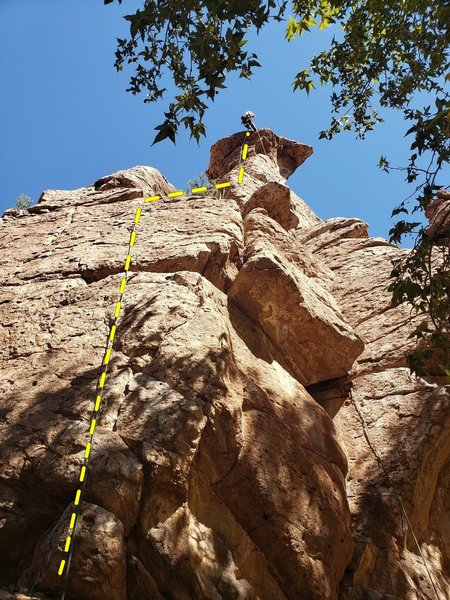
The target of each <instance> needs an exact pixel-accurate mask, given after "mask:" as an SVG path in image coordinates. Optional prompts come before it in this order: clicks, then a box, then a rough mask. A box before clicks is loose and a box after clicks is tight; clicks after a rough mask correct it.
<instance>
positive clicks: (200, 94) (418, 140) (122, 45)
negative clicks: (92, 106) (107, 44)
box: [104, 0, 450, 373]
mask: <svg viewBox="0 0 450 600" xmlns="http://www.w3.org/2000/svg"><path fill="white" fill-rule="evenodd" d="M112 1H113V0H104V2H105V4H109V3H111V2H112ZM121 1H122V0H118V2H119V3H121ZM290 7H291V9H292V14H290V15H289V16H288V15H287V8H288V2H287V1H285V0H232V1H230V2H217V0H198V1H195V2H194V1H193V0H171V1H167V0H163V1H161V2H156V0H146V1H145V2H144V0H143V8H142V10H138V11H136V13H135V14H131V15H127V16H126V17H125V18H126V19H127V20H128V21H129V23H130V38H129V39H118V47H117V51H116V61H115V66H116V68H117V69H118V70H122V69H123V66H124V64H134V65H135V74H134V75H133V76H132V77H131V81H130V88H128V91H131V92H132V93H133V94H137V93H139V92H141V91H143V90H146V91H147V92H148V93H147V96H146V98H145V100H144V102H154V101H156V100H159V99H161V98H163V96H164V93H165V92H166V91H167V90H166V88H165V87H162V84H161V81H164V80H165V78H167V76H171V77H172V79H173V82H174V84H175V86H176V88H177V89H178V90H179V93H177V94H176V95H175V97H174V99H173V100H172V101H171V102H170V104H169V107H168V110H167V111H166V112H165V113H164V116H165V120H164V122H163V123H161V124H160V125H158V126H157V127H156V128H155V129H156V130H157V132H158V133H157V135H156V137H155V139H154V141H153V143H157V142H160V141H162V140H164V139H166V138H169V139H171V140H172V141H173V142H175V139H176V135H177V132H178V128H179V126H180V125H184V126H185V128H186V129H187V130H189V131H190V135H191V138H192V137H193V138H194V139H195V140H196V141H197V142H198V141H199V139H200V136H202V135H205V126H204V124H203V122H202V117H203V116H204V113H205V110H206V109H207V104H206V103H205V102H204V100H206V99H207V98H209V99H210V100H212V101H214V99H215V96H216V94H217V93H219V92H220V90H221V89H223V88H225V82H226V77H227V75H228V74H229V73H230V72H231V71H238V72H239V76H240V77H245V78H250V77H251V75H252V69H253V68H254V67H258V66H260V65H259V63H258V57H257V55H256V54H254V53H251V52H249V51H247V49H246V48H247V47H246V46H245V44H246V43H247V40H246V39H245V33H246V31H247V30H248V29H250V28H253V27H254V28H256V30H257V32H259V30H260V29H261V28H262V27H264V26H265V25H266V24H267V23H268V22H269V21H270V20H273V19H275V20H277V21H286V26H285V37H286V39H287V40H288V41H291V40H292V39H294V38H295V37H296V36H302V35H304V34H305V33H306V32H308V31H310V30H311V28H312V27H318V28H319V29H325V28H327V27H329V26H334V33H335V35H334V37H333V39H332V42H331V44H330V47H329V48H327V49H325V50H323V51H322V52H319V53H318V54H317V55H315V56H313V57H312V58H311V59H310V60H308V61H307V62H306V63H304V64H299V67H300V69H299V71H298V73H297V74H296V76H295V78H294V80H293V84H292V85H293V88H294V90H300V91H305V92H306V93H308V94H309V93H310V92H311V91H312V90H313V89H315V88H316V87H317V84H319V85H328V86H330V94H331V95H330V98H331V104H332V113H331V122H330V124H329V127H328V129H325V130H323V131H321V132H320V135H319V137H320V138H325V139H332V138H333V136H334V135H336V134H338V133H340V132H342V131H354V132H355V133H356V134H357V136H358V137H359V138H364V137H365V135H366V133H367V132H368V131H371V130H372V129H374V127H375V126H376V125H377V123H380V122H382V121H383V119H382V117H381V116H380V115H379V111H380V110H382V109H386V108H394V109H397V110H401V111H402V112H403V114H404V117H405V120H406V121H410V122H411V124H410V125H411V126H410V127H409V129H408V130H407V131H406V133H405V135H407V136H411V154H410V157H409V161H408V164H407V165H406V166H405V167H401V169H402V170H403V171H404V172H405V176H406V180H407V181H408V182H409V183H413V182H415V184H416V190H415V192H414V194H417V196H416V198H415V200H414V205H413V208H412V210H411V212H410V209H408V208H407V206H406V202H407V201H404V202H402V203H401V204H400V205H399V206H398V207H397V208H396V209H395V210H394V211H393V215H392V216H396V215H399V214H405V215H410V214H411V215H412V214H413V213H415V212H418V213H419V215H417V216H420V213H423V211H424V209H425V207H426V206H427V205H428V204H429V202H430V201H431V199H432V197H433V195H434V193H435V192H436V190H437V189H439V188H441V187H444V184H445V182H442V181H438V178H439V177H440V176H441V175H442V168H443V166H444V165H446V164H448V162H449V155H450V148H449V143H448V140H449V136H450V96H449V94H448V93H447V92H446V91H445V83H446V81H450V68H449V67H450V63H449V52H448V41H449V39H450V31H449V28H450V25H449V24H450V5H448V3H446V2H444V1H443V0H302V2H295V1H294V2H292V3H291V5H290ZM300 60H301V59H299V62H300ZM422 94H425V95H426V97H427V98H428V99H429V98H430V97H431V98H432V99H433V101H434V104H433V108H432V107H431V104H430V105H429V106H424V107H422V108H418V107H417V103H418V102H419V100H420V96H421V95H422ZM205 97H206V98H205ZM379 166H380V168H382V169H384V170H385V171H387V172H389V171H390V170H391V169H393V168H394V167H391V165H390V163H389V161H388V159H387V158H386V157H381V158H380V162H379ZM395 168H398V167H395ZM414 194H413V195H414ZM407 200H408V199H407ZM421 221H423V218H422V219H420V218H415V219H414V220H413V221H406V220H404V219H401V220H399V221H398V222H397V223H396V224H395V225H394V227H393V229H392V230H391V232H390V235H391V238H390V239H391V241H392V242H394V243H400V242H401V241H402V239H403V237H404V236H405V235H408V234H411V233H413V234H414V235H416V243H415V245H414V250H413V252H412V253H411V254H410V255H409V258H408V259H407V260H404V261H401V263H400V264H397V265H395V267H394V268H393V271H392V274H391V276H392V282H391V286H390V289H391V291H393V302H394V304H400V303H403V302H408V303H410V304H411V305H412V308H413V311H414V312H418V313H420V314H422V312H423V311H424V310H425V313H426V314H427V315H428V321H427V323H428V324H427V329H425V325H421V327H422V328H421V330H420V331H417V330H416V333H415V334H413V335H415V337H416V338H417V339H419V341H423V340H424V339H426V340H427V341H428V342H431V343H432V344H434V345H435V346H436V345H437V346H438V347H439V348H440V349H441V350H442V348H441V346H442V343H444V342H443V341H442V340H444V338H445V335H447V334H448V331H447V330H446V327H447V326H448V319H449V318H450V302H449V301H448V300H449V299H448V296H447V303H445V294H446V293H447V294H448V285H447V279H446V277H447V275H446V272H445V268H447V267H448V249H445V247H444V249H442V248H441V249H439V250H437V255H439V256H440V260H441V263H438V264H437V266H436V267H433V260H431V257H432V256H434V255H435V254H436V252H435V251H434V250H433V246H435V245H436V244H435V242H436V240H434V239H433V238H430V237H429V236H428V235H427V232H426V229H425V228H424V227H421V226H420V223H421ZM442 254H443V256H441V255H442ZM439 265H441V266H439ZM445 324H447V325H446V327H444V325H445ZM428 328H429V329H428ZM441 342H442V343H441ZM442 356H443V358H442V360H443V361H444V362H443V363H442V365H443V368H445V369H450V364H449V363H448V362H447V363H445V360H447V359H445V352H443V353H442ZM416 358H417V357H416ZM411 361H412V362H411ZM410 366H411V368H412V370H413V371H415V372H417V373H419V372H421V368H422V367H421V363H420V360H419V359H417V360H416V359H415V358H414V356H413V357H412V358H411V360H410Z"/></svg>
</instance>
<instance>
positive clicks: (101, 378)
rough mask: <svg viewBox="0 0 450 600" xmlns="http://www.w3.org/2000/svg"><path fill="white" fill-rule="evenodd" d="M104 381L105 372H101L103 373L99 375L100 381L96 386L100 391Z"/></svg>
mask: <svg viewBox="0 0 450 600" xmlns="http://www.w3.org/2000/svg"><path fill="white" fill-rule="evenodd" d="M105 380H106V372H105V371H103V373H102V374H101V375H100V381H99V384H98V387H99V388H100V389H101V388H102V387H103V386H104V385H105Z"/></svg>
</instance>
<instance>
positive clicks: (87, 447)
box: [84, 442, 91, 458]
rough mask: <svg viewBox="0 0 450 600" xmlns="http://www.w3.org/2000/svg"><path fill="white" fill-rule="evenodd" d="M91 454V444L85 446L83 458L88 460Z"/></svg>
mask: <svg viewBox="0 0 450 600" xmlns="http://www.w3.org/2000/svg"><path fill="white" fill-rule="evenodd" d="M90 453H91V442H88V443H87V444H86V450H85V451H84V458H89V454H90Z"/></svg>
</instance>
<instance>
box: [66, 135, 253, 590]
mask: <svg viewBox="0 0 450 600" xmlns="http://www.w3.org/2000/svg"><path fill="white" fill-rule="evenodd" d="M249 135H250V133H249V132H246V134H245V136H244V138H243V141H242V143H241V152H240V158H239V177H238V184H241V183H242V180H243V167H242V166H241V165H242V162H243V161H244V160H245V159H246V158H247V151H248V145H247V143H246V139H247V137H248V136H249ZM228 185H230V183H228V182H227V183H222V184H217V185H215V186H214V187H215V188H222V187H226V186H228ZM211 189H214V188H211ZM201 191H208V190H207V188H204V189H202V190H201ZM177 195H183V192H172V193H170V194H169V195H168V196H177ZM160 198H161V196H154V197H150V198H146V199H145V200H144V202H147V201H153V200H156V199H160ZM141 212H142V208H141V207H138V208H137V209H136V212H135V216H134V222H133V226H132V229H131V233H130V241H129V244H128V253H127V256H126V259H125V268H124V275H123V277H122V280H121V284H120V290H119V299H118V301H117V303H116V307H115V311H114V317H113V318H112V320H111V329H110V332H109V334H108V338H107V342H106V350H105V355H104V359H103V363H102V364H103V367H104V368H103V371H102V374H101V375H100V379H99V381H98V384H97V391H96V400H95V405H94V409H93V412H92V417H91V422H90V428H89V441H88V443H87V445H86V450H85V453H84V459H83V464H82V466H81V472H80V477H79V483H80V485H79V487H78V489H77V491H76V494H75V500H74V502H73V505H74V508H73V510H72V513H71V517H70V524H69V533H68V535H67V537H66V543H65V547H64V558H63V559H62V560H61V563H60V566H59V569H58V574H59V575H62V574H63V573H64V584H63V591H62V595H61V600H66V594H67V589H68V584H69V575H70V568H71V564H72V557H73V550H74V541H75V535H76V529H77V524H78V519H79V515H80V510H81V502H82V500H83V497H84V492H85V489H86V483H87V478H88V467H89V463H90V460H91V453H92V452H91V451H92V443H93V437H94V432H95V427H96V424H97V421H98V418H99V416H100V408H101V404H102V399H103V392H104V385H105V381H106V375H107V372H108V367H109V363H110V359H111V352H112V349H113V345H114V340H115V336H116V331H117V320H118V318H119V314H120V309H121V306H122V303H123V298H124V294H125V289H126V286H127V282H128V279H129V269H130V265H131V249H132V248H133V246H134V244H135V241H136V227H137V225H138V223H139V221H140V217H141Z"/></svg>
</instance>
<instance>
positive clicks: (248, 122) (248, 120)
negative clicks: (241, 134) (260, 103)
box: [241, 110, 256, 131]
mask: <svg viewBox="0 0 450 600" xmlns="http://www.w3.org/2000/svg"><path fill="white" fill-rule="evenodd" d="M254 118H255V115H254V114H253V113H252V112H251V111H249V110H248V111H247V112H246V113H244V114H243V115H242V117H241V122H242V125H244V127H246V128H247V129H248V130H249V131H250V130H252V131H256V127H255V124H254V123H253V119H254Z"/></svg>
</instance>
